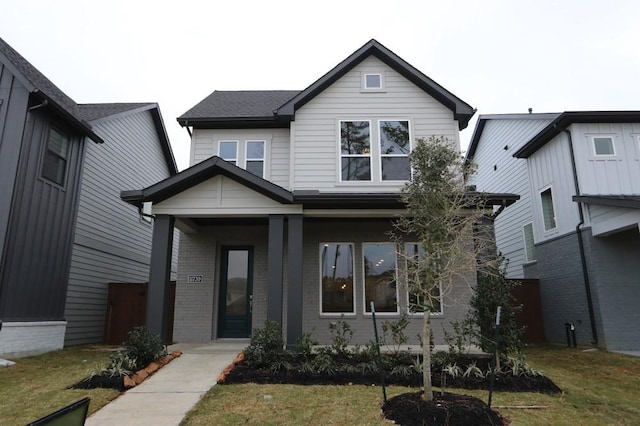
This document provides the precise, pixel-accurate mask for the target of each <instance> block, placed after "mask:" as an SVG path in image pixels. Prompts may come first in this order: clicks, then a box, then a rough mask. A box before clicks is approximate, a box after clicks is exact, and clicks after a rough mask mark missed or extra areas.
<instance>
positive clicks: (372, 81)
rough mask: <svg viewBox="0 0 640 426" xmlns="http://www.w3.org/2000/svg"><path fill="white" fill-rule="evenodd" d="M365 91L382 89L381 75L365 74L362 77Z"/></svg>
mask: <svg viewBox="0 0 640 426" xmlns="http://www.w3.org/2000/svg"><path fill="white" fill-rule="evenodd" d="M362 79H363V83H364V89H365V90H380V89H382V74H381V73H371V74H369V73H365V74H364V75H363V76H362Z"/></svg>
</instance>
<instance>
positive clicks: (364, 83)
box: [361, 71, 385, 92]
mask: <svg viewBox="0 0 640 426" xmlns="http://www.w3.org/2000/svg"><path fill="white" fill-rule="evenodd" d="M369 75H378V76H380V87H368V86H367V76H369ZM384 80H385V75H384V71H376V72H364V71H363V72H362V85H361V89H362V91H363V92H383V91H384V90H385V81H384Z"/></svg>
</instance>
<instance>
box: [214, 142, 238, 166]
mask: <svg viewBox="0 0 640 426" xmlns="http://www.w3.org/2000/svg"><path fill="white" fill-rule="evenodd" d="M231 142H233V143H235V144H236V158H235V159H233V160H232V159H224V158H222V155H221V154H220V147H221V145H222V144H223V143H231ZM239 147H240V144H239V142H238V141H237V140H233V139H222V140H219V141H218V157H220V158H222V159H223V160H225V161H234V162H235V163H236V166H238V167H239V166H240V164H239V162H238V159H239V158H238V157H239V155H238V148H239Z"/></svg>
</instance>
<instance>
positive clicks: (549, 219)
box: [540, 188, 556, 231]
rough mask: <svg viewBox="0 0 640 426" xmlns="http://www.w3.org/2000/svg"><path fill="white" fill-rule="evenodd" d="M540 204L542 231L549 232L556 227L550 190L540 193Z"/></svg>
mask: <svg viewBox="0 0 640 426" xmlns="http://www.w3.org/2000/svg"><path fill="white" fill-rule="evenodd" d="M540 201H541V203H542V223H543V224H544V230H545V231H550V230H552V229H554V228H555V227H556V214H555V211H554V208H553V193H552V192H551V188H547V189H545V190H544V191H542V192H541V193H540Z"/></svg>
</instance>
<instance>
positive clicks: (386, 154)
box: [380, 121, 411, 180]
mask: <svg viewBox="0 0 640 426" xmlns="http://www.w3.org/2000/svg"><path fill="white" fill-rule="evenodd" d="M410 152H411V142H410V139H409V122H408V121H380V163H381V167H382V180H409V179H410V178H411V167H410V165H409V153H410Z"/></svg>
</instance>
